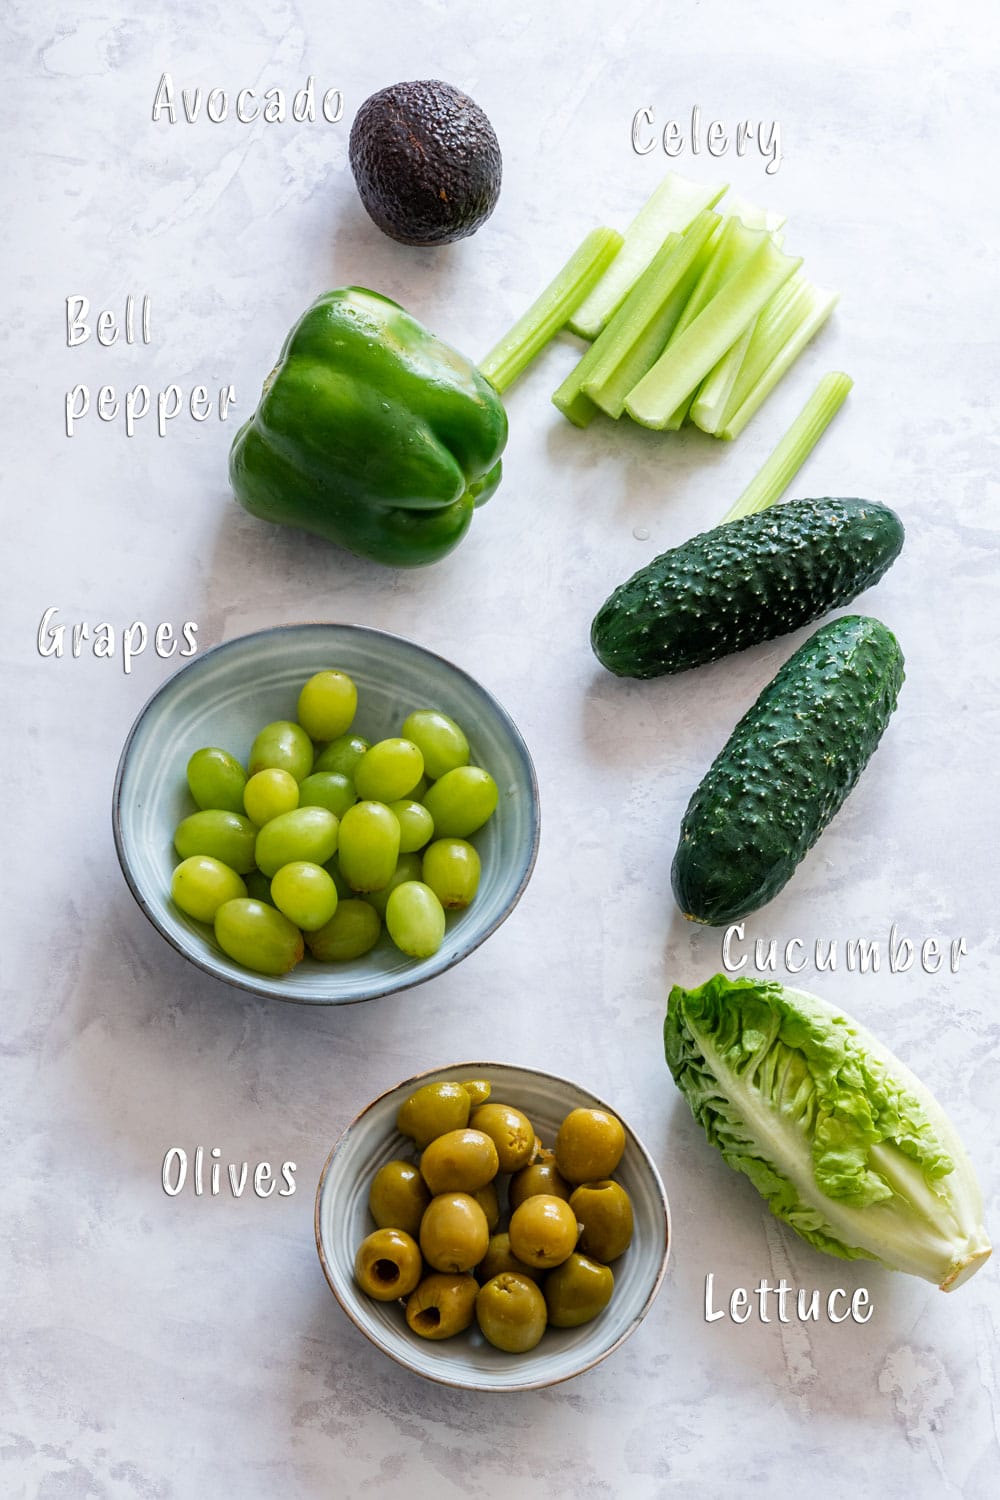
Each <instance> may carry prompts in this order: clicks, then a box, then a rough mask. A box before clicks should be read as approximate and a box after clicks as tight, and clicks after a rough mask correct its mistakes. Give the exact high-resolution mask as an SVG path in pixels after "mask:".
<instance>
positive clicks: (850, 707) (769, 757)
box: [671, 615, 903, 926]
mask: <svg viewBox="0 0 1000 1500" xmlns="http://www.w3.org/2000/svg"><path fill="white" fill-rule="evenodd" d="M902 682H903V653H902V652H901V651H900V649H899V644H898V642H897V641H896V638H895V636H894V635H893V634H892V632H891V631H890V630H887V629H886V627H885V626H884V625H883V624H881V623H880V621H878V620H872V619H869V618H868V617H867V616H864V615H842V616H841V617H840V619H837V620H831V621H830V623H829V624H828V625H823V626H821V628H820V629H819V630H817V631H816V633H815V634H814V635H812V636H810V637H809V639H808V640H807V641H806V642H805V644H804V645H803V646H800V647H799V649H798V650H797V651H796V652H795V654H794V656H791V657H789V659H788V661H787V662H786V663H785V665H784V666H783V667H782V668H781V670H780V672H779V673H778V674H777V676H776V677H775V678H774V679H773V680H772V681H771V682H770V683H768V685H767V687H766V688H765V689H764V691H763V692H762V693H761V695H760V697H759V698H758V699H757V702H756V703H755V704H754V706H753V707H752V708H751V709H750V711H749V712H748V713H746V714H745V715H744V716H743V718H742V719H741V720H740V722H739V723H738V724H737V726H736V728H735V729H734V730H733V732H732V734H731V735H730V737H729V739H728V741H727V743H726V745H725V746H724V748H723V749H722V751H721V752H720V754H719V755H718V756H717V757H716V759H715V761H714V762H713V764H712V766H711V767H710V769H709V771H708V773H707V775H706V776H705V778H704V780H703V781H702V783H701V785H700V786H699V787H698V789H697V791H696V792H695V794H694V796H693V797H692V798H691V801H690V803H689V804H688V809H687V812H686V813H685V814H684V818H683V820H682V822H681V835H680V843H679V844H678V846H677V853H676V855H675V856H674V863H673V869H672V871H671V880H672V883H673V889H674V897H675V899H676V901H677V904H678V906H679V907H680V909H681V911H682V912H683V913H684V915H685V916H686V917H689V918H690V919H691V920H692V921H694V922H706V923H708V924H710V925H712V926H719V925H721V924H723V923H727V922H736V921H738V920H739V919H740V918H741V917H745V916H748V915H749V913H750V912H753V911H756V910H757V908H758V907H760V906H763V905H764V903H765V902H767V901H770V900H771V899H772V897H774V896H776V895H777V894H778V892H779V891H780V890H781V889H782V887H783V886H784V885H785V883H786V882H787V881H788V879H789V878H790V876H791V875H792V873H793V872H794V870H795V867H796V865H797V864H798V863H799V861H800V860H801V859H802V858H803V856H804V855H805V854H806V853H807V851H808V850H809V849H811V848H812V846H813V844H814V843H815V842H816V840H817V839H818V838H819V836H820V834H821V833H822V832H823V829H824V828H825V827H826V825H827V824H828V823H829V821H830V819H831V818H832V817H833V815H834V813H835V812H836V811H837V809H838V808H839V807H840V806H841V804H842V803H843V802H844V799H845V798H846V797H847V795H848V793H849V792H850V791H851V789H852V788H853V786H854V784H855V782H856V781H857V779H858V777H859V776H860V775H861V772H862V771H863V770H864V768H865V766H866V765H867V764H868V761H869V759H870V757H871V755H872V753H873V751H874V750H875V747H876V745H877V744H878V742H879V740H880V739H881V737H882V732H883V730H884V729H885V726H886V724H887V723H888V722H889V718H890V716H891V714H892V711H893V709H894V708H895V707H896V699H897V697H898V695H899V689H900V687H901V686H902Z"/></svg>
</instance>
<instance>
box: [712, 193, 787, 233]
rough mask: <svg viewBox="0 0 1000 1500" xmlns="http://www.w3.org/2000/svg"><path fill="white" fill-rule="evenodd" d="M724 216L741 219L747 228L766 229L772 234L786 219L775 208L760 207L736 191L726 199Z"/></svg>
mask: <svg viewBox="0 0 1000 1500" xmlns="http://www.w3.org/2000/svg"><path fill="white" fill-rule="evenodd" d="M726 217H727V218H731V219H741V220H742V221H743V223H744V224H745V225H746V227H747V228H748V229H767V230H769V231H770V232H771V233H772V234H774V233H776V231H777V230H779V229H781V228H782V227H783V226H784V224H785V223H786V221H787V216H786V215H785V214H779V213H778V211H777V209H774V208H760V207H758V205H757V204H756V203H750V202H749V201H748V200H747V199H746V198H741V197H740V196H739V194H738V193H730V195H729V197H728V198H727V199H726Z"/></svg>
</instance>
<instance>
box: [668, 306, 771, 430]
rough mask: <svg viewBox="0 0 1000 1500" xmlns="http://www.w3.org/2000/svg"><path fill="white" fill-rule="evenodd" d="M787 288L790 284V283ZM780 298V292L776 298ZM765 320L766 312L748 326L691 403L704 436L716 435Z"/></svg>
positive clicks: (694, 418)
mask: <svg viewBox="0 0 1000 1500" xmlns="http://www.w3.org/2000/svg"><path fill="white" fill-rule="evenodd" d="M786 285H787V283H786ZM776 295H779V296H780V290H779V292H778V293H777V294H776ZM763 316H764V314H763V312H762V313H760V314H759V315H758V317H756V318H755V319H754V321H753V322H752V323H748V324H747V326H746V328H744V330H743V332H742V333H741V334H740V336H739V338H738V339H737V340H736V343H735V344H733V346H732V347H731V348H730V349H728V350H727V351H726V353H725V354H724V355H723V356H722V358H721V359H720V360H719V363H718V364H717V365H716V366H715V368H714V369H713V370H711V371H709V373H708V374H707V375H706V376H705V379H704V380H703V381H702V383H701V387H700V389H699V391H698V394H697V396H696V397H695V398H694V400H693V401H692V403H691V421H692V422H693V423H694V425H695V426H696V427H700V428H701V430H702V432H708V433H714V432H715V430H716V428H717V427H718V426H719V425H720V423H721V421H722V417H723V414H724V412H725V410H726V402H727V401H728V400H729V398H730V396H731V395H732V393H733V386H734V385H735V384H736V377H737V375H738V374H739V373H740V366H741V365H742V363H743V361H744V359H745V358H746V352H747V349H748V348H749V347H750V340H751V339H752V338H753V333H754V329H755V328H756V327H757V324H758V323H759V322H760V319H761V318H762V317H763Z"/></svg>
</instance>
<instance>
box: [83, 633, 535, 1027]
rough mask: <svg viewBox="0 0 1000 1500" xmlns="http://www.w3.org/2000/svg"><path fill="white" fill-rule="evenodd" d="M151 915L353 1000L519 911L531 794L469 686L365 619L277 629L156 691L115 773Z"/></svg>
mask: <svg viewBox="0 0 1000 1500" xmlns="http://www.w3.org/2000/svg"><path fill="white" fill-rule="evenodd" d="M112 821H113V828H114V837H115V847H116V850H117V853H118V858H119V861H120V863H121V867H122V871H123V873H124V875H125V879H126V881H127V882H128V885H129V888H130V889H131V891H132V894H133V895H134V897H135V899H136V901H137V902H138V904H139V906H140V907H141V908H142V910H143V911H144V912H145V914H146V916H147V917H148V918H149V920H150V921H151V922H152V923H153V925H154V927H156V928H157V930H158V931H159V932H160V933H161V934H162V936H163V937H164V938H166V940H167V941H168V942H169V943H170V944H171V945H172V946H173V947H174V948H176V949H177V951H178V952H180V953H182V954H183V955H184V957H185V958H187V959H189V960H190V961H191V962H192V963H194V964H196V965H197V966H198V967H199V968H201V969H203V970H204V971H205V972H206V973H208V974H211V975H213V976H214V977H215V978H218V979H223V980H225V981H227V982H228V983H230V984H233V985H236V986H238V987H240V988H242V989H246V990H250V991H253V992H254V993H256V994H260V995H266V996H270V997H273V998H275V999H280V1000H291V1001H298V1002H302V1003H305V1004H314V1005H345V1004H351V1003H353V1002H355V1001H361V1000H371V999H374V998H375V997H376V996H379V995H385V994H389V993H392V992H393V991H396V990H401V989H407V988H409V987H411V986H412V985H416V984H419V983H421V982H422V981H424V980H426V979H430V978H431V977H432V976H433V975H435V974H439V973H441V972H443V971H444V970H445V969H449V968H451V967H452V966H453V965H454V964H456V963H458V962H459V961H460V960H461V959H463V958H464V957H465V956H466V955H467V954H469V953H471V952H472V951H473V949H475V948H477V947H478V946H479V944H480V943H482V942H483V941H485V939H486V938H487V937H489V935H490V934H491V933H492V932H494V931H495V930H496V928H497V927H499V925H500V923H501V922H503V921H504V919H505V918H506V917H507V916H508V915H509V914H510V912H511V911H512V910H513V908H514V906H515V905H516V904H517V901H518V899H519V898H520V896H521V893H522V892H523V890H524V888H525V886H526V885H527V883H528V880H529V878H530V876H531V871H532V868H533V866H534V862H535V856H536V853H537V849H538V834H539V806H538V787H537V782H536V779H535V773H534V768H533V766H532V763H531V757H530V755H529V753H528V750H527V747H526V746H525V744H524V741H523V739H522V738H521V735H520V733H519V732H518V730H517V728H516V726H515V724H514V723H513V721H512V719H511V718H510V716H509V715H508V714H507V713H506V711H505V710H504V709H503V708H502V707H501V706H500V704H499V703H498V702H497V701H496V699H495V698H494V697H493V696H492V695H491V694H490V693H489V692H488V691H487V690H486V689H485V688H484V687H482V686H481V685H480V684H479V683H478V682H477V681H476V680H475V679H474V678H472V677H471V676H469V674H468V673H466V672H465V671H463V670H462V669H461V668H460V667H457V666H454V665H453V664H452V663H451V662H448V661H446V660H445V659H444V658H443V657H440V656H437V655H435V654H434V653H433V652H431V651H427V650H425V649H424V648H423V647H421V646H419V645H417V644H415V643H414V642H412V641H408V640H405V639H404V638H402V637H400V636H395V635H390V634H388V633H386V632H384V631H380V630H374V629H369V628H368V627H365V626H358V625H339V624H310V625H286V626H277V627H275V628H273V629H271V630H265V631H260V632H258V633H256V634H253V635H247V636H242V637H240V638H239V639H237V640H233V641H228V642H226V643H225V644H223V645H221V646H216V647H214V648H213V649H211V650H209V651H206V652H205V653H204V654H202V655H199V656H198V657H196V658H195V659H193V660H192V661H191V662H190V663H189V664H188V665H187V666H186V667H184V668H183V669H182V670H181V671H179V672H177V673H176V674H175V676H173V677H172V678H170V679H169V680H168V681H167V682H166V683H165V684H164V685H163V687H161V688H160V689H159V691H158V692H157V693H155V694H154V696H153V697H152V698H151V699H150V701H149V702H148V703H147V704H146V706H145V708H144V709H143V710H142V712H141V713H140V714H139V717H138V718H137V719H136V722H135V724H134V725H133V726H132V730H131V732H130V733H129V736H128V739H127V740H126V743H125V747H124V749H123V751H122V755H121V759H120V761H119V765H118V774H117V776H116V778H115V789H114V803H113V809H112Z"/></svg>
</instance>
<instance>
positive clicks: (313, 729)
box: [298, 672, 358, 740]
mask: <svg viewBox="0 0 1000 1500" xmlns="http://www.w3.org/2000/svg"><path fill="white" fill-rule="evenodd" d="M357 707H358V690H357V688H356V687H355V686H354V683H353V682H352V681H351V679H350V678H349V677H348V676H347V674H346V673H345V672H316V673H315V675H314V676H312V677H310V679H309V681H308V682H307V683H306V685H305V687H304V688H303V689H302V691H301V693H300V694H299V706H298V720H299V723H300V724H301V725H302V728H303V729H304V730H305V731H306V733H307V734H308V735H309V737H310V738H311V739H314V740H335V739H337V738H338V736H340V735H342V734H344V733H345V731H346V730H348V729H350V727H351V724H352V723H353V721H354V715H355V712H356V711H357Z"/></svg>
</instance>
